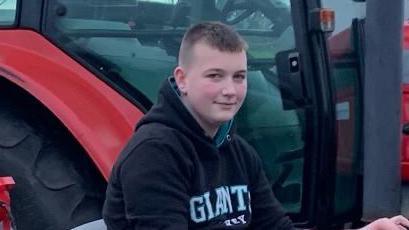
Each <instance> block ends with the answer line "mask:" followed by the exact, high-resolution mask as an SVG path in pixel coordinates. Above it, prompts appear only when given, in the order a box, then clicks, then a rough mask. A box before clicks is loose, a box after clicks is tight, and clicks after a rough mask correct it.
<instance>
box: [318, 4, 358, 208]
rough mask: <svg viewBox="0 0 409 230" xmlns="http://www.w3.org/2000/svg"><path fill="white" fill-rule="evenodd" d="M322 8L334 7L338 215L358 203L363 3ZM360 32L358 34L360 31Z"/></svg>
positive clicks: (332, 47)
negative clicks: (360, 40)
mask: <svg viewBox="0 0 409 230" xmlns="http://www.w3.org/2000/svg"><path fill="white" fill-rule="evenodd" d="M322 4H323V6H324V7H326V8H331V9H333V10H335V15H336V18H335V28H336V29H335V31H334V32H333V33H332V34H331V36H329V38H328V44H329V50H330V59H331V64H332V79H331V80H332V84H333V86H334V87H335V88H334V93H335V101H334V103H335V106H336V127H337V152H336V154H337V157H336V160H337V161H336V178H335V204H334V208H335V210H334V212H335V214H336V215H342V214H344V213H347V212H350V211H351V210H356V211H359V210H358V209H356V208H355V207H356V205H358V204H359V203H360V201H359V199H360V198H359V197H360V193H361V191H360V175H361V173H362V168H361V167H362V151H361V144H362V143H361V139H360V136H361V129H362V124H361V119H362V102H361V93H362V86H361V84H360V82H361V80H362V76H360V73H361V72H360V70H361V68H363V67H362V66H360V60H362V58H363V57H361V56H359V55H360V52H361V51H360V50H359V47H360V46H363V44H358V41H359V39H358V37H357V36H358V34H359V33H360V32H359V29H357V28H358V27H354V26H353V21H355V23H357V24H356V25H358V23H363V21H362V20H361V19H363V18H365V8H366V3H364V2H354V1H352V0H345V1H339V0H323V1H322ZM361 35H362V33H361Z"/></svg>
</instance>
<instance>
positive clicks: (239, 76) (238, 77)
mask: <svg viewBox="0 0 409 230" xmlns="http://www.w3.org/2000/svg"><path fill="white" fill-rule="evenodd" d="M233 78H234V80H236V81H243V80H245V79H246V75H245V74H235V75H234V76H233Z"/></svg>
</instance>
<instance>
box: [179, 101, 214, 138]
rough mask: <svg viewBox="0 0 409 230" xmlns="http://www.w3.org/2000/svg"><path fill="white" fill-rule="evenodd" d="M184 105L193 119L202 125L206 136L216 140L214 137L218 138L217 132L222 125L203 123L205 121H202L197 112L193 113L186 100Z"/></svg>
mask: <svg viewBox="0 0 409 230" xmlns="http://www.w3.org/2000/svg"><path fill="white" fill-rule="evenodd" d="M182 103H183V104H184V105H185V107H186V109H187V110H188V111H189V113H190V114H191V115H192V116H193V118H194V119H195V120H196V122H197V123H198V124H199V125H200V127H201V128H202V129H203V130H204V131H205V134H206V136H208V137H211V138H214V136H216V133H217V131H218V130H219V126H220V125H213V124H210V123H207V122H205V121H203V119H201V118H200V117H199V116H198V115H197V114H196V113H195V112H193V111H192V109H191V108H190V106H189V105H188V104H187V103H186V102H185V101H184V100H182Z"/></svg>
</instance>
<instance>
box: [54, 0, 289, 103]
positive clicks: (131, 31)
mask: <svg viewBox="0 0 409 230" xmlns="http://www.w3.org/2000/svg"><path fill="white" fill-rule="evenodd" d="M53 2H54V4H52V5H50V7H49V9H50V11H51V13H52V15H54V16H55V20H50V22H51V23H52V24H49V25H48V30H49V31H52V35H54V36H55V35H57V34H58V35H63V36H59V40H60V41H63V44H64V46H66V47H67V48H68V49H69V50H70V51H73V52H74V53H76V54H77V55H78V56H80V57H82V58H83V59H85V60H87V61H88V62H89V63H90V64H91V65H94V67H95V68H96V69H98V70H101V69H102V70H104V74H108V75H111V78H118V77H119V78H121V80H124V81H126V82H127V83H129V84H130V85H132V86H133V87H135V88H136V89H138V90H139V91H141V92H142V93H143V94H144V95H145V96H146V97H147V98H149V100H151V101H153V102H154V101H156V95H157V91H158V87H159V85H160V84H159V82H160V81H161V80H162V79H164V78H165V77H167V76H169V75H171V73H172V69H173V67H174V66H175V65H176V62H177V54H178V49H179V44H180V41H181V38H182V35H183V33H184V31H185V30H186V28H187V27H189V26H190V25H191V24H193V23H196V22H198V21H201V20H219V21H223V22H225V23H228V24H230V25H233V26H234V27H235V28H236V29H238V31H239V32H240V33H241V34H242V35H243V36H244V37H245V39H246V40H247V42H248V43H249V46H250V49H249V51H248V56H249V57H248V58H249V64H250V67H252V68H253V69H254V70H255V69H259V70H260V69H263V70H268V69H270V68H271V67H272V66H273V64H274V59H273V57H274V55H275V53H276V52H277V50H278V48H280V49H281V50H282V49H283V46H286V47H288V49H290V48H292V47H291V46H292V45H293V44H294V42H293V34H292V27H291V18H290V11H289V4H288V3H286V1H280V0H268V1H265V0H253V1H244V0H241V1H240V0H234V1H232V0H215V1H210V0H203V1H197V0H179V1H177V0H145V1H139V0H85V1H84V0H82V1H79V0H75V1H74V0H59V1H53ZM266 64H267V65H269V68H266ZM108 77H109V76H108ZM114 80H115V79H114Z"/></svg>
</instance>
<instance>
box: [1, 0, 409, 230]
mask: <svg viewBox="0 0 409 230" xmlns="http://www.w3.org/2000/svg"><path fill="white" fill-rule="evenodd" d="M397 2H398V3H399V4H403V3H402V1H397ZM399 4H387V3H385V2H384V1H381V0H379V1H371V2H370V3H369V2H368V3H363V2H362V1H360V2H358V1H352V0H345V1H339V0H325V1H324V0H323V1H320V0H302V1H293V0H47V1H46V0H36V1H32V0H31V1H30V0H0V177H12V178H13V179H14V182H15V185H14V186H13V188H12V189H11V190H10V187H8V186H9V185H10V184H13V183H12V181H11V180H6V182H5V183H3V184H2V183H0V205H2V206H0V221H2V223H3V225H4V226H8V227H11V226H12V225H13V226H14V227H15V228H16V229H18V230H21V229H30V230H33V229H34V230H35V229H41V230H43V229H81V228H83V229H85V228H87V226H89V224H91V223H95V222H94V221H97V222H98V221H99V222H98V223H102V221H101V220H100V219H101V207H102V204H103V201H104V198H105V189H106V181H107V179H108V177H109V174H110V170H111V167H112V165H113V163H114V161H115V159H116V157H117V155H118V153H119V152H120V151H121V149H122V148H123V147H124V145H125V144H126V142H127V140H128V139H129V138H130V136H131V135H132V132H133V129H134V127H135V124H136V123H137V121H138V120H139V119H140V118H141V117H142V116H143V114H144V113H146V112H147V111H148V110H149V109H150V107H151V106H152V104H153V103H154V102H155V101H156V94H157V90H158V88H159V85H160V82H161V81H162V80H163V79H165V78H166V77H167V76H169V75H170V74H172V69H173V67H175V65H176V63H177V60H176V58H177V54H178V47H179V45H180V41H181V38H182V36H183V33H184V31H185V30H186V29H187V28H188V27H189V26H190V25H192V24H194V23H196V22H199V21H203V20H218V21H222V22H224V23H227V24H229V25H231V26H233V27H234V28H235V29H236V30H237V31H238V32H239V33H240V34H241V35H242V36H243V37H244V38H245V39H246V40H247V42H248V43H249V47H250V48H249V50H248V53H247V56H248V69H249V73H248V81H249V82H248V87H249V88H248V95H247V98H246V101H245V102H244V104H243V107H242V109H241V110H240V112H239V114H238V115H237V117H236V118H235V121H236V127H237V130H238V132H239V133H240V134H241V135H242V136H243V137H244V138H245V139H246V140H247V141H248V142H249V143H250V144H251V145H252V146H253V147H254V148H255V149H256V150H257V152H258V153H259V154H260V157H261V158H262V160H263V163H264V168H265V171H266V174H267V176H268V178H269V180H270V182H271V186H272V188H273V190H274V193H275V195H276V196H277V198H278V199H279V200H280V202H281V203H282V204H283V206H284V208H286V210H287V211H288V214H289V215H290V216H291V218H292V219H293V221H294V223H295V224H296V225H297V226H299V227H304V228H313V227H315V228H317V229H331V228H339V227H341V226H343V225H344V224H345V223H353V224H359V223H360V221H361V220H362V217H364V218H368V216H369V217H377V216H379V215H389V214H396V210H395V207H396V205H395V206H394V207H389V206H388V205H386V208H385V209H382V212H377V210H378V211H379V209H377V207H369V208H368V207H367V205H365V203H367V204H368V203H369V204H372V203H373V202H372V200H369V201H365V199H363V197H362V194H364V193H365V191H371V190H373V186H371V185H369V187H368V185H367V184H366V183H365V182H364V181H363V178H373V176H374V175H375V174H374V172H373V170H372V171H371V170H364V169H363V165H364V164H365V162H372V163H371V164H373V165H377V164H376V162H382V161H384V160H385V159H386V160H387V161H388V162H391V164H394V163H396V164H399V162H398V160H396V159H395V158H393V157H392V156H394V155H385V156H384V155H382V156H383V157H379V155H377V156H376V157H375V156H372V155H370V154H373V153H374V152H373V151H369V152H370V154H369V155H366V151H363V146H364V144H363V143H364V141H363V140H365V143H367V144H368V143H369V144H374V146H376V144H381V143H382V141H389V140H391V142H390V143H393V145H391V146H392V147H391V149H390V151H391V152H392V153H395V152H396V153H398V144H399V142H398V139H399V138H398V137H399V136H398V134H396V137H395V136H394V134H393V133H392V132H393V131H394V130H395V129H396V130H398V128H399V119H398V118H396V119H397V122H398V123H396V127H395V126H390V130H391V131H390V132H391V133H392V134H391V133H389V131H385V132H384V133H383V136H380V137H379V139H376V140H374V139H366V138H369V135H364V133H365V130H366V127H367V126H364V125H363V120H364V117H365V116H364V110H365V108H364V103H363V101H364V98H366V97H364V96H363V93H362V91H363V88H364V86H365V84H366V83H364V82H363V80H362V79H363V76H364V75H365V73H364V71H363V69H365V63H364V62H363V60H365V61H370V60H371V58H373V57H376V55H375V56H373V55H372V56H370V57H368V58H366V56H365V55H364V53H363V52H362V51H363V47H362V44H363V42H361V41H360V39H364V38H365V36H364V31H365V32H366V33H367V35H371V34H372V33H373V32H374V31H379V28H377V29H371V27H369V29H368V30H364V29H363V25H364V22H363V21H364V20H363V17H361V16H362V15H361V11H360V10H359V9H361V7H362V6H363V7H364V8H367V9H368V12H371V14H369V15H368V18H367V19H366V20H367V22H366V23H367V24H368V25H372V24H373V22H374V21H375V18H377V17H378V16H379V15H376V13H382V16H383V17H385V18H388V19H389V21H388V22H389V24H388V25H384V28H395V27H393V26H392V27H390V25H396V26H399V27H400V26H401V21H399V20H400V19H401V17H400V16H399V15H400V14H399V12H400V9H401V8H399V7H400V5H399ZM324 7H330V8H332V9H333V10H334V11H335V13H336V14H337V15H338V14H339V15H343V14H347V15H348V16H347V17H346V16H345V17H344V16H342V17H340V18H339V19H338V18H337V19H335V20H334V14H333V13H334V12H333V11H331V10H328V9H325V8H324ZM376 9H377V10H376ZM372 12H373V13H372ZM355 13H357V14H359V15H355ZM358 16H359V17H358ZM398 16H399V17H398ZM385 20H386V19H385ZM334 25H335V31H334V32H333V33H332V35H331V32H332V31H333V30H334ZM378 25H379V23H378ZM379 26H381V25H379ZM338 27H340V28H341V29H342V28H344V27H345V28H347V27H350V28H352V29H351V31H352V32H351V33H350V34H348V36H344V37H342V36H341V37H339V36H338V39H341V40H339V41H337V42H336V43H337V44H347V47H345V48H346V49H338V50H336V49H335V50H334V49H333V46H332V48H331V46H328V44H327V43H328V41H330V43H331V39H332V41H334V39H335V37H336V36H337V34H338V33H339V31H340V30H337V28H338ZM384 28H381V29H384ZM388 35H389V38H400V37H401V34H400V30H397V29H396V30H393V29H391V32H390V33H389V34H388ZM379 39H383V44H384V45H385V46H387V47H389V48H391V49H389V50H394V49H393V48H394V46H395V45H396V44H397V43H394V42H392V41H391V42H389V41H388V40H387V39H388V38H382V37H381V36H379ZM346 41H348V42H346ZM360 44H361V45H360ZM340 50H341V51H340ZM379 55H381V53H380V52H379ZM400 55H401V49H400V50H399V51H398V50H397V51H394V52H392V54H391V56H389V59H388V60H395V59H398V58H399V57H400ZM364 56H365V58H364ZM391 58H392V59H391ZM394 58H395V59H394ZM373 68H375V69H376V68H378V69H376V70H380V71H378V72H379V73H381V72H382V71H383V70H385V71H386V70H393V69H396V68H398V69H399V68H400V64H399V63H398V62H396V63H393V64H391V65H386V66H382V65H380V66H376V67H373ZM375 69H374V70H375ZM381 70H382V71H381ZM392 76H394V77H396V78H398V77H400V76H395V75H392ZM371 82H374V83H376V84H381V83H380V82H379V81H371ZM384 84H386V85H387V84H389V83H384ZM392 88H393V87H392ZM388 95H389V94H388ZM382 100H383V101H385V103H387V104H388V105H391V106H394V105H395V104H394V98H393V97H392V96H390V97H389V96H385V97H383V98H382ZM391 101H392V102H393V103H389V102H391ZM396 107H398V108H399V105H398V103H397V102H396ZM394 115H395V113H393V114H390V116H389V115H388V116H389V117H387V118H386V117H383V118H379V121H378V120H377V121H376V124H381V123H382V122H384V120H385V119H395V118H394V117H393V116H394ZM375 118H376V119H378V118H377V117H376V116H375ZM375 118H374V116H372V117H371V119H372V120H373V119H375ZM376 119H375V120H376ZM371 127H373V126H371ZM395 140H396V141H395ZM395 142H396V143H395ZM395 144H396V147H395ZM379 150H381V148H379ZM388 151H389V150H388ZM395 168H396V170H397V169H398V167H397V166H396V167H394V168H393V167H392V170H389V168H388V169H387V170H378V172H381V173H382V175H381V178H382V176H390V178H392V179H391V180H388V181H385V180H382V183H384V184H382V183H381V181H379V183H377V185H376V186H380V187H381V188H383V187H386V188H389V186H388V185H385V183H388V182H390V183H391V182H396V181H398V182H399V183H400V178H399V177H398V176H397V174H396V175H395V174H394V172H395V171H394V170H393V169H395ZM385 169H386V168H385ZM367 171H368V172H367ZM377 176H378V177H379V175H377ZM369 181H370V180H369ZM3 185H4V186H3ZM399 186H400V184H399ZM398 188H400V187H398ZM7 191H9V192H10V200H11V206H10V208H9V207H8V204H9V200H8V198H7V193H8V192H7ZM397 191H399V192H393V193H391V192H388V193H387V194H388V197H385V196H383V195H382V199H383V200H385V201H384V202H389V201H390V200H396V197H397V196H399V197H400V190H399V189H398V190H397ZM365 194H368V193H365ZM372 195H376V194H375V193H373V194H369V196H368V197H372V198H373V199H375V198H376V197H373V196H372ZM378 198H379V197H378ZM378 204H379V205H383V206H385V203H383V202H382V201H379V202H378ZM368 213H369V214H368ZM362 214H364V215H362ZM369 219H370V218H369ZM9 223H10V224H9ZM4 228H5V229H7V227H4Z"/></svg>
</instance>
